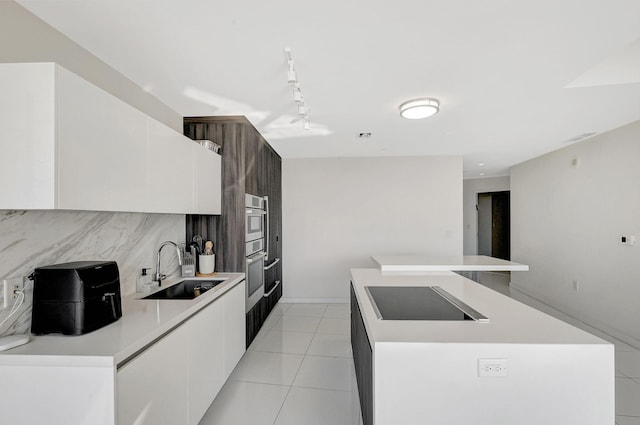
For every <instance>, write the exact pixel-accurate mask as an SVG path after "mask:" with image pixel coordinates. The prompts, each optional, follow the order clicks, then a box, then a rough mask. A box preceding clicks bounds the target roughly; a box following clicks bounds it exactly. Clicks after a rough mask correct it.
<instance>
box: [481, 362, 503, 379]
mask: <svg viewBox="0 0 640 425" xmlns="http://www.w3.org/2000/svg"><path fill="white" fill-rule="evenodd" d="M508 371H509V370H508V367H507V359H478V376H479V377H481V378H485V377H493V378H504V377H506V376H508Z"/></svg>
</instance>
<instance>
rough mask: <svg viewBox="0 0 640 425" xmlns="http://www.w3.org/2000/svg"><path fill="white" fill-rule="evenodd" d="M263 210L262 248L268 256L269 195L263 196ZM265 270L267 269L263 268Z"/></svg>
mask: <svg viewBox="0 0 640 425" xmlns="http://www.w3.org/2000/svg"><path fill="white" fill-rule="evenodd" d="M264 211H265V215H264V217H265V224H266V226H267V228H266V229H265V230H266V233H265V235H264V236H265V237H264V241H265V242H266V243H265V245H266V247H265V248H264V252H266V254H267V258H269V238H270V237H271V233H270V232H271V231H270V230H269V197H268V196H265V197H264ZM265 270H267V269H265Z"/></svg>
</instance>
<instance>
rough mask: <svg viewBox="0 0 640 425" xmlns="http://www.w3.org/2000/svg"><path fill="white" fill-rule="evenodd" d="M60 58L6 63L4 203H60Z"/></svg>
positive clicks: (1, 77) (1, 130)
mask: <svg viewBox="0 0 640 425" xmlns="http://www.w3.org/2000/svg"><path fill="white" fill-rule="evenodd" d="M54 70H55V64H53V63H38V64H24V63H4V64H0V209H6V210H9V209H51V208H54V207H55V144H54V141H55V72H54Z"/></svg>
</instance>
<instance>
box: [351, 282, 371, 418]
mask: <svg viewBox="0 0 640 425" xmlns="http://www.w3.org/2000/svg"><path fill="white" fill-rule="evenodd" d="M351 349H352V351H353V362H354V364H355V369H356V381H357V383H358V394H359V396H360V397H359V398H360V411H361V412H362V423H363V425H373V351H372V349H371V344H370V343H369V337H368V336H367V330H366V329H365V327H364V321H363V320H362V313H361V312H360V307H359V306H358V300H357V299H356V294H355V292H354V290H353V285H352V286H351Z"/></svg>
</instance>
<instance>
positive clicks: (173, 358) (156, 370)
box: [117, 326, 189, 425]
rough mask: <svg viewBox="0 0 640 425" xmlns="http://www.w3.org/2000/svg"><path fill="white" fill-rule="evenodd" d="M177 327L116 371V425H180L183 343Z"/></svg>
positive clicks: (184, 404)
mask: <svg viewBox="0 0 640 425" xmlns="http://www.w3.org/2000/svg"><path fill="white" fill-rule="evenodd" d="M188 343H189V335H188V332H187V328H186V327H185V326H180V327H178V328H177V329H176V330H174V331H173V332H171V333H170V334H168V335H167V336H165V337H164V338H162V339H161V340H160V341H158V342H157V343H156V344H155V345H153V346H151V347H150V348H149V349H147V350H145V351H144V352H143V353H142V354H140V355H139V356H138V357H136V358H135V359H133V360H132V361H131V362H129V363H127V364H126V365H124V366H123V367H122V369H120V370H118V374H117V388H118V393H117V400H118V425H133V424H135V425H184V424H187V420H188V401H187V396H188V392H187V389H188V386H187V382H188V381H187V379H188V377H187V351H188V349H187V345H188Z"/></svg>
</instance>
